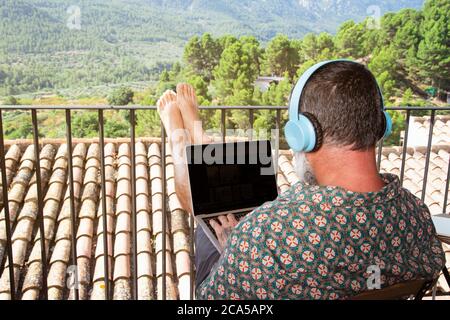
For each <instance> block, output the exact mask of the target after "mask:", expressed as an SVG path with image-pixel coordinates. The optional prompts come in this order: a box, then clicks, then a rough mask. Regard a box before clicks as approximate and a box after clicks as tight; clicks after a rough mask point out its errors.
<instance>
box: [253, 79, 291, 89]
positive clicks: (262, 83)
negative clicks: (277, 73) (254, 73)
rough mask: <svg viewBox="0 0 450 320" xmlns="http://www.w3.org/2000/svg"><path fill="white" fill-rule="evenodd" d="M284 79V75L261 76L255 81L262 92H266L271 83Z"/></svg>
mask: <svg viewBox="0 0 450 320" xmlns="http://www.w3.org/2000/svg"><path fill="white" fill-rule="evenodd" d="M283 80H284V78H283V77H259V78H258V79H256V81H255V87H256V88H259V89H260V90H261V91H262V92H266V91H267V90H269V87H270V85H271V84H278V83H280V82H281V81H283Z"/></svg>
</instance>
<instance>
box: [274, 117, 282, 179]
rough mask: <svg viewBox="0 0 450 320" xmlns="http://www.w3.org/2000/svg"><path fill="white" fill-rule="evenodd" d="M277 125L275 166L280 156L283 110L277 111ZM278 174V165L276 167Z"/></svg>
mask: <svg viewBox="0 0 450 320" xmlns="http://www.w3.org/2000/svg"><path fill="white" fill-rule="evenodd" d="M276 113H277V115H276V124H275V129H276V131H277V133H276V135H277V137H276V145H275V164H278V158H279V156H280V130H281V128H280V127H281V110H280V109H277V111H276ZM275 170H276V172H278V165H277V166H276V167H275Z"/></svg>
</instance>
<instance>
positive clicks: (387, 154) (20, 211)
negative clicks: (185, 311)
mask: <svg viewBox="0 0 450 320" xmlns="http://www.w3.org/2000/svg"><path fill="white" fill-rule="evenodd" d="M160 149H161V148H160V143H157V142H153V140H143V141H140V142H137V143H136V146H135V150H136V195H137V198H136V213H137V215H136V222H137V238H138V241H137V259H138V270H137V278H138V284H139V285H138V297H139V299H160V298H161V295H162V294H161V292H162V284H163V281H162V280H163V279H162V274H163V272H162V271H163V269H162V268H163V266H162V260H163V259H162V257H163V255H165V256H166V274H167V276H166V282H167V287H166V289H167V290H166V291H167V297H168V298H169V299H189V297H190V290H191V288H190V286H191V280H192V279H191V276H190V270H191V264H190V243H191V239H190V223H191V221H190V219H189V216H188V214H187V213H186V212H185V211H184V210H182V209H181V206H180V203H179V201H178V198H177V195H176V193H175V185H174V178H173V174H174V168H173V161H172V158H171V156H170V155H167V157H166V168H165V169H166V171H165V172H166V181H167V189H166V193H167V196H168V201H167V212H166V213H165V214H166V218H167V225H166V230H163V227H162V219H163V214H164V213H163V212H162V207H163V189H162V186H163V184H162V170H163V168H162V167H161V150H160ZM425 151H426V150H425V148H420V147H417V148H409V149H408V150H407V159H406V169H405V183H404V185H405V187H407V188H408V189H410V190H411V191H412V192H413V193H414V194H416V195H418V196H419V197H420V193H421V190H422V183H423V173H424V166H425ZM104 153H105V164H106V168H105V176H106V186H105V194H106V215H107V224H108V235H107V238H108V252H105V250H104V247H103V239H104V238H103V235H104V226H103V220H102V214H103V212H102V210H103V209H102V205H101V197H102V190H101V183H100V182H101V177H100V147H99V145H98V143H97V142H96V140H92V141H90V140H84V141H83V140H79V141H77V142H76V143H75V145H74V150H73V155H72V161H73V166H74V187H75V188H74V196H75V209H76V212H77V216H78V218H77V219H78V223H77V226H76V239H77V260H78V266H79V271H78V272H79V273H78V276H79V279H80V282H81V285H80V288H79V294H80V298H81V299H103V298H104V297H105V278H104V277H105V275H104V259H108V261H109V270H110V280H111V282H112V286H113V297H114V299H130V298H131V296H132V295H131V286H130V283H131V278H132V272H133V270H131V256H132V245H131V242H132V239H131V235H132V233H131V232H132V223H131V221H132V216H131V212H132V207H131V205H132V204H131V160H132V159H131V150H130V144H129V143H127V142H126V141H124V140H110V141H109V143H108V144H107V145H106V146H105V150H104ZM401 156H402V149H401V148H385V149H384V150H383V156H382V162H381V166H382V172H391V173H395V174H400V166H401ZM449 156H450V146H435V147H433V149H432V154H431V157H430V170H429V179H428V183H427V191H426V199H425V200H426V203H427V204H428V205H429V206H430V209H431V211H432V212H433V213H442V209H443V208H442V203H443V197H444V192H445V179H446V177H447V168H448V162H449V158H450V157H449ZM33 160H34V147H33V145H26V144H23V143H22V144H20V145H15V144H8V151H7V154H6V166H7V183H8V186H7V187H8V195H9V201H10V216H11V223H12V227H13V228H12V232H13V235H12V246H13V256H14V271H15V279H16V287H17V288H18V293H19V297H20V298H22V299H38V298H39V293H40V290H41V287H42V284H41V282H40V281H41V280H40V279H41V273H42V270H41V254H40V252H41V251H40V250H41V246H40V241H39V239H40V234H39V232H38V228H37V224H38V223H37V209H38V208H37V192H36V181H35V176H34V161H33ZM278 165H279V172H278V185H279V187H280V189H281V191H285V190H286V189H287V188H289V187H290V186H291V185H293V184H295V183H296V182H298V181H299V179H298V177H297V175H296V174H295V171H294V168H293V164H292V161H291V155H290V152H288V151H283V152H281V153H280V157H279V163H278ZM40 166H41V177H42V178H41V183H42V188H43V190H44V191H45V192H44V210H43V213H44V225H45V239H46V250H47V256H48V261H49V270H48V278H47V280H48V296H49V299H71V298H73V296H72V295H71V293H70V292H69V290H68V289H67V286H66V274H67V272H69V273H70V272H71V266H70V264H71V253H70V252H71V237H72V233H71V232H72V231H71V227H70V226H71V224H70V221H71V220H70V197H69V188H67V180H68V177H67V176H68V159H67V146H66V145H65V144H61V143H56V142H55V141H53V142H52V143H46V141H45V140H44V144H43V145H42V149H41V153H40ZM0 208H1V209H2V211H1V213H0V261H1V260H2V259H3V258H4V259H5V264H4V268H3V269H0V271H1V272H2V273H1V274H0V299H9V298H10V292H9V272H8V269H7V268H8V266H9V262H8V261H7V259H6V252H5V248H6V233H5V221H4V218H5V217H4V210H3V205H0ZM447 212H450V206H449V207H448V208H447ZM163 237H166V243H167V247H166V252H163V250H162V249H163V248H162V242H163Z"/></svg>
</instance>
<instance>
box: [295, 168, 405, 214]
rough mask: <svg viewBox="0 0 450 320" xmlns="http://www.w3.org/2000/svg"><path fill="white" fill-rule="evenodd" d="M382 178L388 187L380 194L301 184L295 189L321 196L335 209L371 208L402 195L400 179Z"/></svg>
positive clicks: (392, 176) (387, 176) (297, 184)
mask: <svg viewBox="0 0 450 320" xmlns="http://www.w3.org/2000/svg"><path fill="white" fill-rule="evenodd" d="M381 178H382V179H383V181H384V182H385V183H386V185H385V186H384V187H383V189H381V190H380V191H378V192H369V193H358V192H352V191H347V190H345V189H344V188H341V187H331V186H329V187H324V186H311V185H305V184H303V183H301V182H299V183H296V184H295V185H294V186H293V188H294V190H295V193H298V192H303V193H305V194H311V195H314V194H321V195H322V199H323V201H325V202H327V203H329V204H330V205H331V206H333V207H354V206H369V205H372V204H379V203H385V202H387V201H390V200H392V199H394V198H396V197H397V196H398V195H399V193H400V190H401V184H400V179H399V178H398V177H397V176H396V175H393V174H382V175H381ZM305 200H306V199H305Z"/></svg>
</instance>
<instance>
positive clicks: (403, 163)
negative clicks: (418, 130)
mask: <svg viewBox="0 0 450 320" xmlns="http://www.w3.org/2000/svg"><path fill="white" fill-rule="evenodd" d="M410 119H411V110H407V111H406V127H405V137H404V140H403V151H402V167H401V169H400V170H401V171H400V185H402V186H403V180H404V179H405V166H406V153H407V151H408V136H409V121H410Z"/></svg>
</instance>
